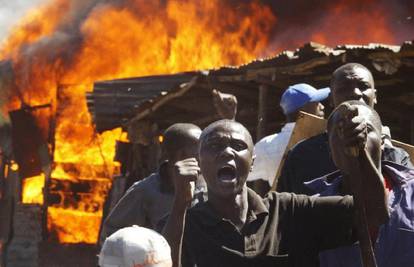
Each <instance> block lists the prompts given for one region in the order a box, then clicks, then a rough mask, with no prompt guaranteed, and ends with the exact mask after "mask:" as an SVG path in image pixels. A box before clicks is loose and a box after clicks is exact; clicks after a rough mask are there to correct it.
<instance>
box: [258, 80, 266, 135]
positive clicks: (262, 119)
mask: <svg viewBox="0 0 414 267" xmlns="http://www.w3.org/2000/svg"><path fill="white" fill-rule="evenodd" d="M268 90H269V87H268V85H264V84H262V85H260V87H259V103H258V107H259V108H258V114H257V129H256V140H260V139H261V138H262V137H263V136H264V135H265V132H266V120H267V118H266V106H267V103H266V101H267V93H268Z"/></svg>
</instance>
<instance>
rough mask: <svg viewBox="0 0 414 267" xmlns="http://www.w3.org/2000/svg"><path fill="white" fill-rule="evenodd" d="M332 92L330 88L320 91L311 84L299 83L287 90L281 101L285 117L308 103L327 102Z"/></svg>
mask: <svg viewBox="0 0 414 267" xmlns="http://www.w3.org/2000/svg"><path fill="white" fill-rule="evenodd" d="M330 92H331V89H330V88H329V87H326V88H322V89H319V90H318V89H316V88H315V87H313V86H311V85H309V84H306V83H298V84H295V85H291V86H289V87H288V89H286V91H285V92H284V93H283V95H282V98H281V99H280V106H281V107H282V109H283V113H284V114H285V115H287V114H291V113H293V112H295V111H297V110H298V109H300V108H302V107H303V106H304V105H306V104H307V103H310V102H320V101H322V100H325V99H326V98H327V97H328V96H329V93H330Z"/></svg>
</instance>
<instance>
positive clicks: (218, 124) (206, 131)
mask: <svg viewBox="0 0 414 267" xmlns="http://www.w3.org/2000/svg"><path fill="white" fill-rule="evenodd" d="M230 125H236V126H238V127H240V128H241V129H242V130H243V131H244V133H245V134H246V136H247V138H248V140H247V141H248V142H250V143H251V144H252V145H253V139H252V136H251V135H250V133H249V130H247V129H246V127H244V125H243V124H241V123H239V122H237V121H234V120H227V119H224V120H218V121H215V122H213V123H211V124H210V125H208V126H207V127H206V128H204V130H203V132H202V133H201V136H200V145H201V144H202V143H203V141H204V139H205V137H206V136H207V135H209V134H210V133H211V132H212V131H213V130H214V129H216V128H218V127H228V126H230Z"/></svg>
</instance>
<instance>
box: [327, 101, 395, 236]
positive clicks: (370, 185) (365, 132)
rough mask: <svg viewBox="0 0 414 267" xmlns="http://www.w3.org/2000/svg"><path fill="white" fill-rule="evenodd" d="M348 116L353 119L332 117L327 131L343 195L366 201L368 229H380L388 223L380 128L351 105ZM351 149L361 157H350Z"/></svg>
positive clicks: (361, 109) (368, 113)
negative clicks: (340, 178) (359, 197)
mask: <svg viewBox="0 0 414 267" xmlns="http://www.w3.org/2000/svg"><path fill="white" fill-rule="evenodd" d="M349 114H351V118H344V116H342V114H339V113H338V112H336V113H335V112H334V113H333V114H332V118H331V122H330V124H331V127H330V128H329V130H328V134H329V144H330V149H331V153H332V159H333V160H334V163H335V165H336V166H337V167H338V168H339V169H340V171H341V172H342V174H343V175H344V182H343V185H342V191H343V193H351V194H353V193H357V194H359V195H361V196H363V197H364V202H365V207H366V213H367V219H368V226H369V228H370V229H377V228H378V227H379V225H381V224H383V223H384V222H385V221H386V220H387V219H388V208H387V207H388V205H387V201H388V200H387V191H386V189H385V187H384V178H383V176H382V174H381V146H382V139H381V125H378V123H375V120H373V113H372V111H371V110H370V109H369V108H367V107H364V106H357V105H353V106H352V105H351V110H350V112H349ZM350 147H356V148H358V150H359V155H358V156H352V155H350V154H349V153H347V149H349V148H350ZM348 151H349V150H348ZM365 151H366V152H365ZM364 188H365V189H366V190H363V189H364ZM362 190H363V191H362ZM357 191H358V192H357Z"/></svg>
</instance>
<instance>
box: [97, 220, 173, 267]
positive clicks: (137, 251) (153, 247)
mask: <svg viewBox="0 0 414 267" xmlns="http://www.w3.org/2000/svg"><path fill="white" fill-rule="evenodd" d="M99 266H101V267H136V266H142V267H171V266H172V261H171V249H170V247H169V245H168V243H167V241H166V240H165V239H164V237H162V236H161V235H160V234H158V233H157V232H155V231H153V230H150V229H147V228H144V227H139V226H136V225H134V226H131V227H126V228H122V229H120V230H118V231H116V232H115V233H113V234H112V235H111V236H109V237H108V238H107V239H106V240H105V243H104V244H103V246H102V249H101V253H100V254H99Z"/></svg>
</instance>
